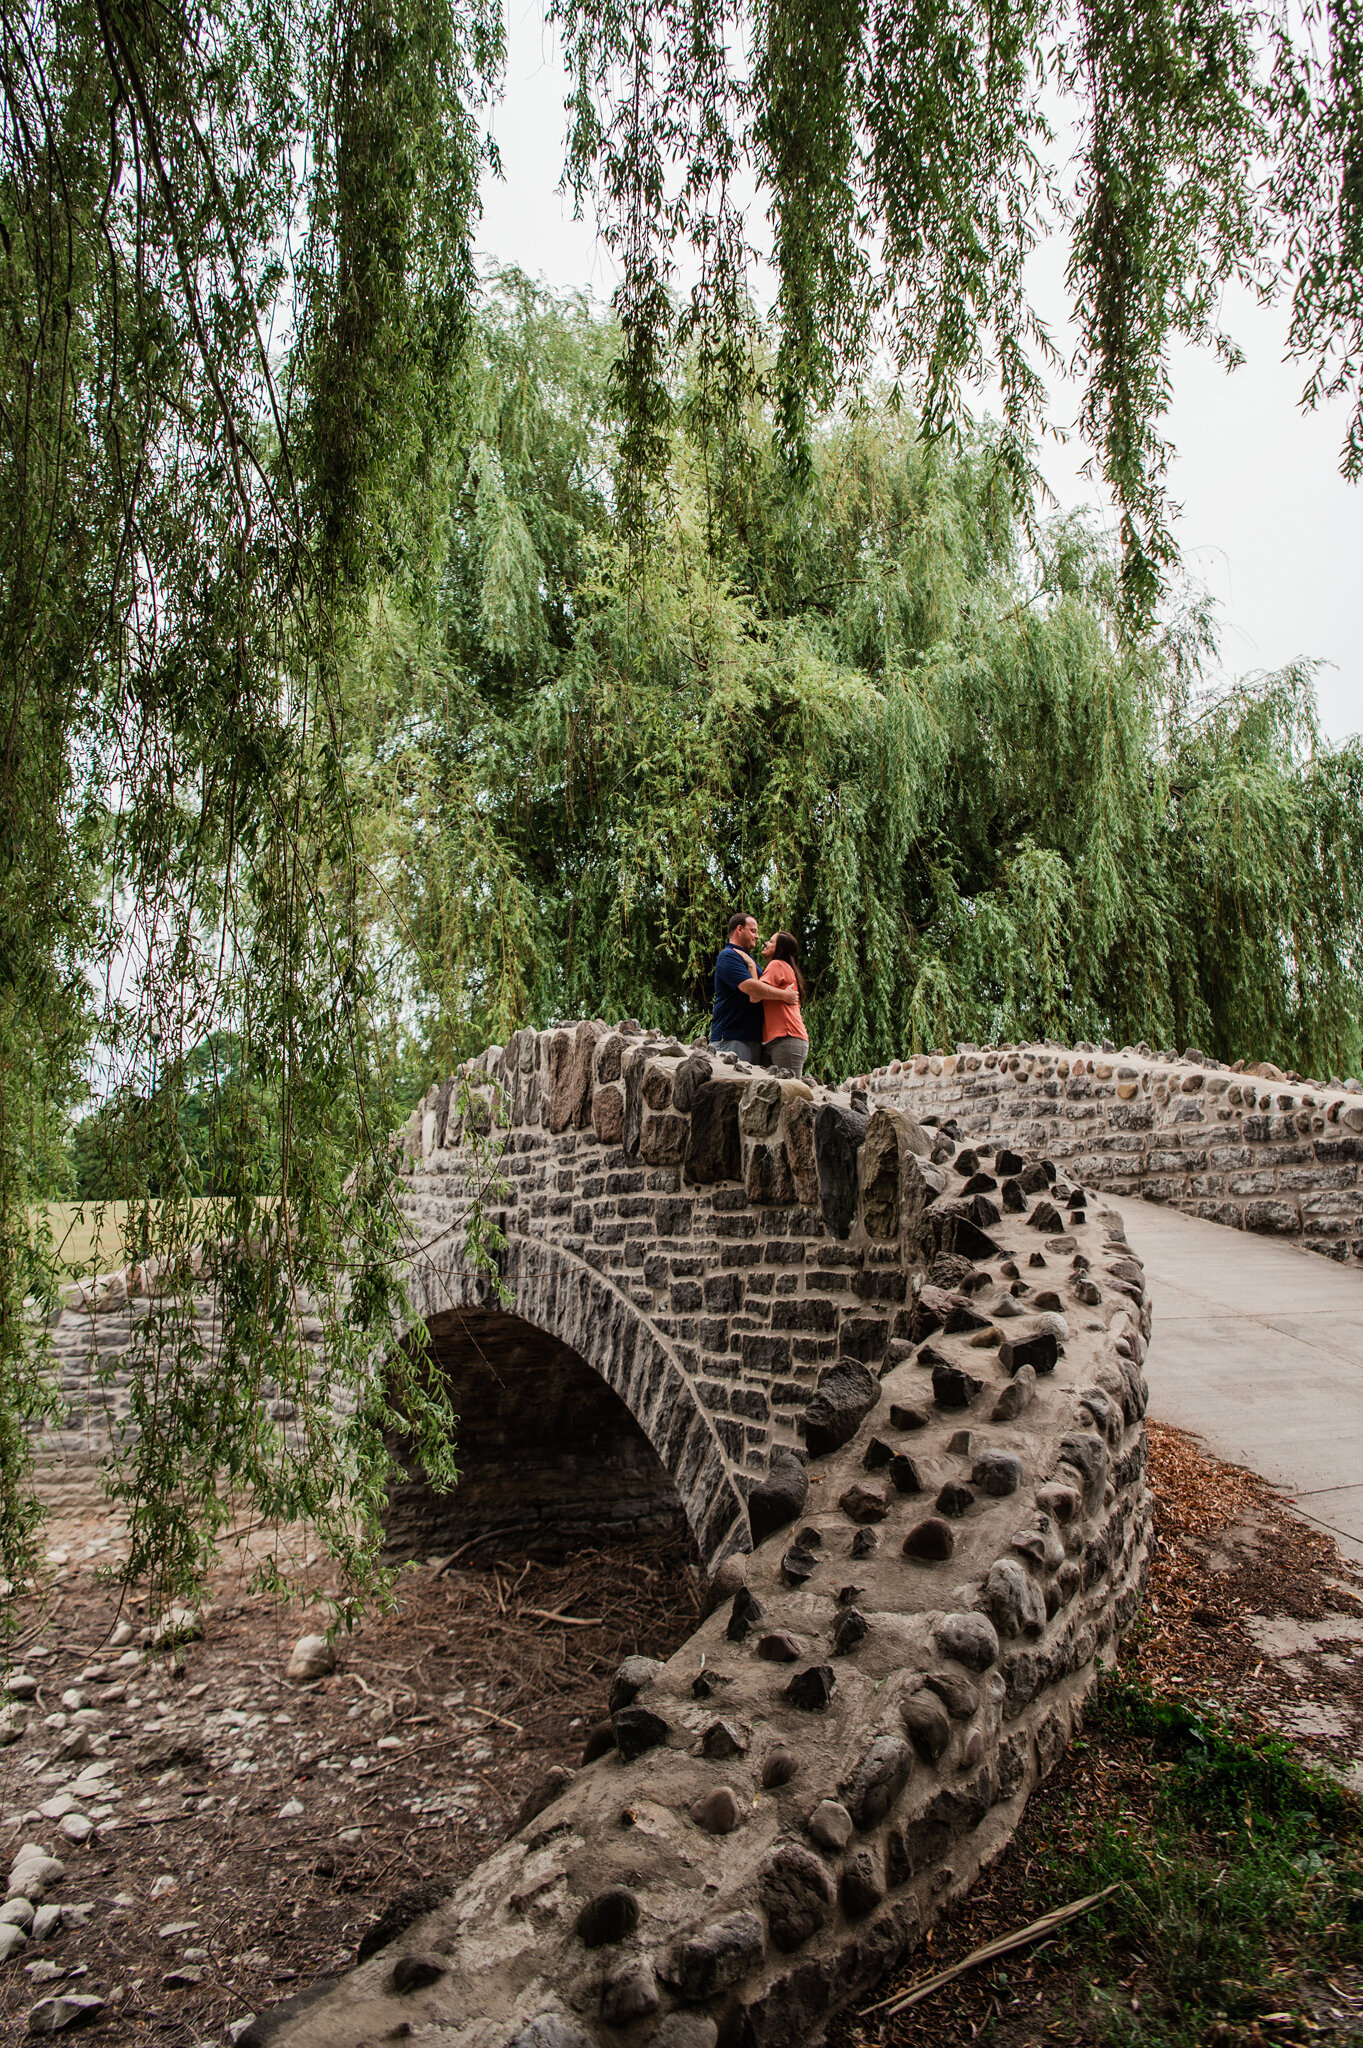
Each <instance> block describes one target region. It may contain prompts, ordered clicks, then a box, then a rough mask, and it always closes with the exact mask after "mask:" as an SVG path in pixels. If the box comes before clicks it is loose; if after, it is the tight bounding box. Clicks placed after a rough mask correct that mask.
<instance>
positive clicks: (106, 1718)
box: [0, 1539, 702, 2044]
mask: <svg viewBox="0 0 1363 2048" xmlns="http://www.w3.org/2000/svg"><path fill="white" fill-rule="evenodd" d="M59 1554H60V1553H59ZM97 1569H98V1559H97V1558H95V1559H89V1560H85V1559H82V1560H81V1561H80V1562H78V1563H70V1564H67V1565H65V1566H60V1567H58V1568H57V1569H56V1570H55V1571H54V1573H53V1576H52V1578H51V1580H50V1581H49V1584H48V1586H47V1588H46V1590H45V1593H44V1596H43V1598H42V1600H41V1601H38V1602H35V1603H34V1605H33V1611H32V1615H31V1619H29V1618H28V1617H26V1619H27V1620H28V1626H27V1627H26V1628H25V1629H24V1631H23V1633H22V1634H21V1635H20V1637H19V1639H18V1642H17V1644H16V1645H15V1646H14V1648H13V1650H12V1652H11V1656H12V1665H13V1667H15V1668H22V1670H23V1671H25V1672H26V1673H27V1674H28V1675H29V1676H30V1677H31V1678H33V1679H35V1680H37V1681H38V1686H39V1691H38V1695H37V1699H36V1701H35V1702H34V1703H33V1719H32V1721H31V1723H30V1730H29V1732H28V1733H27V1734H25V1735H24V1736H21V1737H20V1739H19V1740H18V1741H17V1742H16V1743H14V1744H13V1745H12V1746H11V1747H10V1748H8V1749H7V1750H5V1751H3V1752H0V1801H3V1809H2V1811H3V1819H2V1820H0V1828H2V1829H3V1833H2V1835H0V1841H2V1842H3V1845H4V1848H5V1850H6V1851H7V1859H12V1858H13V1855H14V1852H15V1850H16V1849H17V1848H18V1847H19V1845H20V1844H22V1843H26V1842H30V1841H31V1842H37V1843H39V1844H41V1845H42V1846H43V1847H44V1848H47V1849H49V1850H51V1851H52V1852H53V1853H54V1854H56V1855H57V1856H59V1857H60V1858H61V1860H62V1861H63V1862H64V1863H65V1865H66V1876H65V1878H64V1879H63V1880H62V1882H61V1883H60V1884H59V1885H58V1886H57V1887H56V1888H55V1889H54V1892H53V1894H52V1902H53V1903H58V1902H59V1903H61V1904H62V1905H64V1906H67V1907H79V1906H82V1905H85V1904H88V1905H89V1907H90V1909H91V1910H90V1912H89V1915H88V1922H89V1924H88V1925H87V1926H84V1927H66V1928H63V1929H62V1930H60V1931H59V1932H55V1933H54V1934H52V1935H51V1936H49V1937H48V1938H46V1939H44V1940H42V1941H30V1942H29V1944H28V1945H27V1947H26V1948H25V1949H24V1950H21V1951H20V1953H19V1955H18V1956H16V1957H14V1958H13V1959H12V1960H11V1961H9V1962H8V1963H6V1964H4V1965H3V1966H0V2038H11V2039H17V2038H18V2037H19V2036H20V2035H21V2034H22V2033H23V2032H24V2031H25V2025H26V2019H27V2014H28V2011H29V2009H30V2008H31V2007H32V2005H33V2004H34V2002H35V2000H36V1999H38V1998H42V1997H51V1996H54V1995H61V1994H62V1993H69V1992H78V1993H87V1992H91V1991H94V1992H96V1993H97V1994H98V1995H102V1996H103V1997H104V1998H105V1999H106V2001H107V2004H106V2010H105V2013H104V2015H102V2016H101V2017H100V2018H99V2019H98V2020H97V2021H96V2022H95V2024H94V2025H93V2026H92V2027H90V2028H89V2029H88V2033H89V2035H90V2037H91V2038H96V2039H98V2040H99V2041H101V2042H109V2043H114V2042H125V2041H143V2040H146V2039H148V2038H150V2037H151V2036H153V2035H155V2037H156V2038H157V2039H158V2040H163V2041H165V2042H166V2043H167V2044H180V2043H187V2044H197V2043H201V2042H209V2041H213V2042H221V2043H226V2042H227V2041H229V2040H230V2034H229V2032H228V2029H229V2027H230V2026H231V2024H232V2023H233V2022H234V2021H238V2020H241V2019H244V2018H245V2017H247V2016H248V2015H249V2014H251V2013H253V2012H257V2011H259V2010H261V2009H262V2008H263V2007H265V2006H268V2005H270V2004H273V2003H274V2002H275V2001H276V2000H278V1999H280V1998H282V1997H286V1996H287V1995H288V1994H289V1992H290V1991H291V1990H292V1989H294V1988H296V1983H297V1981H298V1980H301V1981H302V1982H307V1981H309V1980H311V1979H312V1978H314V1977H316V1976H318V1975H319V1974H323V1973H325V1972H328V1971H335V1970H342V1969H345V1968H346V1967H348V1966H349V1965H350V1964H351V1963H353V1962H354V1960H355V1954H356V1949H357V1946H358V1944H359V1943H360V1941H361V1940H362V1939H363V1938H364V1936H365V1935H366V1934H367V1933H369V1932H370V1931H371V1930H372V1929H373V1928H374V1927H375V1923H376V1922H377V1921H378V1920H379V1918H380V1916H381V1915H383V1914H384V1913H385V1911H390V1912H391V1911H392V1910H393V1909H394V1907H395V1906H396V1908H397V1911H398V1913H399V1914H405V1917H406V1918H411V1917H413V1912H412V1909H413V1907H414V1906H415V1905H416V1904H417V1902H418V1899H420V1900H421V1901H422V1902H423V1904H425V1903H429V1904H434V1903H435V1901H436V1899H437V1898H439V1897H440V1896H441V1895H442V1894H443V1893H444V1892H446V1891H448V1890H449V1889H450V1888H451V1887H452V1886H453V1884H454V1883H455V1882H456V1881H457V1880H458V1879H459V1878H460V1877H461V1876H462V1875H463V1874H464V1873H465V1872H466V1871H467V1870H469V1869H470V1868H471V1867H472V1866H473V1865H474V1864H475V1863H476V1862H477V1861H478V1860H479V1859H480V1858H481V1857H482V1856H483V1855H485V1854H486V1853H487V1851H488V1849H489V1848H490V1847H491V1846H492V1845H493V1844H494V1843H495V1842H497V1841H499V1840H500V1839H501V1838H502V1836H503V1835H504V1834H505V1833H506V1831H507V1829H508V1827H509V1826H510V1825H511V1823H512V1822H513V1821H514V1818H515V1815H516V1812H517V1810H518V1808H519V1806H520V1804H521V1801H522V1800H523V1799H524V1798H525V1796H526V1793H527V1791H529V1790H530V1789H531V1788H532V1787H533V1786H535V1785H537V1784H538V1783H539V1782H540V1780H541V1779H542V1778H543V1776H544V1773H545V1771H546V1770H547V1769H548V1767H549V1766H550V1765H552V1764H556V1763H569V1764H576V1763H577V1762H579V1761H580V1758H581V1753H582V1747H583V1742H584V1739H585V1736H586V1733H587V1730H588V1727H589V1725H590V1724H591V1723H592V1722H594V1721H596V1720H598V1719H599V1718H600V1717H601V1715H602V1714H603V1713H604V1710H605V1697H606V1692H607V1689H608V1685H609V1681H610V1677H611V1674H612V1672H613V1671H614V1670H615V1668H616V1666H617V1665H618V1664H619V1663H620V1661H621V1659H622V1658H624V1657H626V1656H628V1655H630V1654H631V1653H632V1652H635V1651H639V1652H643V1653H646V1654H650V1655H657V1656H668V1655H670V1654H671V1652H672V1650H673V1649H675V1648H676V1647H677V1646H678V1645H679V1644H680V1643H681V1642H683V1641H684V1640H685V1638H686V1637H687V1636H688V1635H689V1634H690V1632H691V1630H692V1628H693V1627H694V1626H695V1623H696V1620H697V1618H698V1615H699V1612H700V1595H701V1589H702V1580H701V1577H700V1574H699V1572H698V1571H697V1570H696V1568H695V1565H694V1562H693V1553H692V1551H691V1548H690V1545H689V1543H681V1542H670V1543H669V1542H655V1543H653V1544H647V1543H644V1544H641V1543H640V1542H639V1541H638V1540H637V1539H632V1540H631V1541H630V1542H629V1543H628V1545H620V1546H619V1547H616V1548H604V1549H590V1550H577V1551H574V1552H572V1553H570V1554H568V1555H566V1556H564V1557H562V1558H561V1559H558V1560H549V1559H541V1558H535V1557H531V1556H526V1555H524V1554H517V1555H513V1556H503V1555H501V1554H500V1553H499V1552H498V1551H496V1550H494V1552H493V1553H492V1554H491V1555H484V1556H481V1557H474V1558H470V1559H469V1560H467V1561H464V1560H461V1561H460V1562H459V1563H457V1564H455V1565H454V1566H451V1567H449V1568H448V1569H446V1570H444V1571H434V1570H430V1569H423V1570H419V1571H415V1572H411V1573H409V1574H407V1575H405V1576H404V1578H403V1579H402V1581H401V1582H400V1589H399V1598H400V1613H399V1614H397V1615H396V1616H394V1617H391V1618H389V1619H387V1620H375V1621H368V1622H365V1623H363V1624H362V1625H361V1626H360V1627H359V1629H358V1630H357V1631H356V1633H355V1634H354V1635H353V1636H351V1637H350V1638H349V1639H343V1640H342V1643H341V1645H340V1658H339V1664H338V1668H337V1670H336V1671H335V1672H334V1673H333V1674H332V1675H330V1676H327V1677H324V1678H321V1679H320V1680H318V1681H317V1682H315V1683H312V1684H301V1685H300V1684H297V1683H294V1682H292V1681H290V1680H289V1679H287V1678H286V1677H285V1666H286V1664H287V1661H288V1658H289V1653H290V1651H291V1650H292V1648H293V1646H294V1644H295V1642H296V1641H297V1639H298V1637H299V1635H300V1633H302V1632H305V1631H307V1630H308V1629H309V1628H311V1627H315V1626H316V1625H317V1624H316V1621H315V1618H313V1619H311V1620H310V1619H309V1617H308V1616H306V1615H305V1614H303V1613H301V1612H300V1611H298V1610H297V1609H294V1610H291V1611H286V1612H281V1611H280V1610H279V1609H278V1608H277V1607H275V1606H274V1605H273V1604H271V1603H268V1602H266V1601H263V1600H252V1599H249V1598H245V1597H243V1596H242V1593H241V1591H240V1587H239V1584H238V1583H237V1582H235V1581H234V1580H233V1579H232V1578H231V1577H227V1576H225V1575H224V1576H223V1577H220V1578H219V1579H218V1580H217V1581H215V1583H214V1585H213V1587H212V1588H211V1594H212V1605H211V1609H210V1611H209V1613H208V1615H207V1617H206V1628H205V1633H204V1636H203V1638H202V1639H201V1640H198V1641H192V1642H189V1643H187V1644H185V1645H184V1647H183V1650H182V1653H181V1654H182V1660H183V1662H182V1669H180V1671H179V1672H178V1675H177V1673H176V1671H175V1668H174V1666H173V1665H172V1664H171V1663H170V1662H169V1661H168V1660H167V1659H166V1658H164V1657H158V1658H156V1659H154V1660H153V1661H151V1662H150V1663H148V1662H147V1661H146V1660H145V1659H144V1657H143V1656H142V1655H141V1654H140V1653H139V1652H138V1650H137V1649H136V1648H135V1647H134V1648H130V1649H125V1650H119V1649H118V1648H117V1647H116V1646H112V1645H111V1644H110V1641H109V1638H110V1633H111V1630H112V1629H113V1628H114V1626H115V1623H116V1619H117V1603H116V1599H115V1596H114V1594H113V1593H112V1591H111V1590H110V1589H109V1588H108V1587H107V1586H104V1585H101V1584H100V1582H99V1580H98V1578H97V1577H96V1576H95V1573H96V1571H97ZM129 1618H130V1619H131V1620H132V1621H133V1622H136V1623H139V1624H140V1623H141V1621H142V1619H143V1616H142V1615H141V1614H139V1613H138V1612H137V1610H135V1609H134V1610H128V1611H125V1619H129ZM63 1701H65V1705H64V1706H63ZM49 1714H55V1715H60V1716H64V1718H65V1724H66V1725H65V1726H64V1727H62V1728H60V1729H53V1728H48V1727H46V1726H45V1725H44V1722H45V1720H46V1718H47V1716H48V1715H49ZM77 1716H79V1717H80V1718H77ZM82 1730H83V1731H84V1734H83V1736H82V1732H81V1731H82ZM63 1747H68V1749H69V1748H70V1747H74V1749H75V1751H76V1754H74V1755H72V1754H69V1753H68V1754H67V1755H64V1756H63V1755H62V1754H61V1753H60V1752H61V1751H62V1749H63ZM96 1771H98V1772H99V1773H100V1775H99V1778H98V1780H96V1779H95V1777H94V1773H95V1772H96ZM81 1772H84V1773H85V1774H86V1776H85V1778H82V1777H80V1776H79V1775H78V1774H79V1773H81ZM73 1783H74V1787H75V1789H76V1792H77V1794H78V1797H77V1798H75V1799H72V1797H71V1793H70V1792H69V1791H64V1790H63V1788H65V1787H71V1786H72V1785H73ZM91 1784H93V1785H94V1787H95V1789H94V1790H93V1794H92V1793H91V1791H90V1790H89V1789H88V1788H89V1787H90V1785H91ZM45 1802H47V1803H48V1804H49V1812H48V1813H46V1814H45V1813H44V1812H43V1811H42V1808H43V1806H44V1803H45ZM67 1804H69V1805H71V1806H72V1807H73V1808H74V1809H75V1811H76V1813H77V1814H78V1815H79V1816H80V1817H82V1818H83V1819H84V1820H86V1821H89V1822H93V1824H94V1832H93V1833H92V1834H91V1835H90V1836H89V1838H88V1839H87V1840H85V1841H84V1842H81V1843H73V1842H71V1841H69V1840H67V1839H66V1837H65V1836H64V1834H63V1833H62V1821H63V1819H64V1818H66V1816H64V1815H62V1814H61V1813H60V1811H59V1809H60V1808H61V1807H62V1806H63V1805H67ZM78 1831H79V1828H78ZM77 1917H80V1916H77Z"/></svg>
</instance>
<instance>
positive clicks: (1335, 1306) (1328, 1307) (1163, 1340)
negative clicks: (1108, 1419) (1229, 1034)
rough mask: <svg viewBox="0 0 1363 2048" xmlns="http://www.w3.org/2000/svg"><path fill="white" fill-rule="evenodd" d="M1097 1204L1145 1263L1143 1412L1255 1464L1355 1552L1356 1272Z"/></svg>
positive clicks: (1151, 1211)
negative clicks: (1148, 1301)
mask: <svg viewBox="0 0 1363 2048" xmlns="http://www.w3.org/2000/svg"><path fill="white" fill-rule="evenodd" d="M1101 1202H1102V1206H1104V1207H1108V1208H1113V1209H1117V1210H1119V1211H1120V1212H1121V1215H1122V1216H1123V1218H1124V1219H1125V1222H1126V1228H1127V1235H1128V1237H1129V1238H1130V1240H1131V1245H1132V1249H1133V1250H1134V1251H1135V1252H1136V1253H1137V1254H1138V1256H1139V1257H1140V1258H1141V1259H1143V1260H1144V1262H1145V1273H1146V1280H1147V1282H1148V1284H1149V1288H1150V1294H1151V1298H1152V1302H1153V1306H1154V1323H1153V1328H1152V1332H1151V1340H1150V1351H1149V1356H1148V1357H1147V1360H1146V1366H1145V1371H1146V1377H1147V1379H1148V1381H1149V1384H1150V1413H1151V1415H1152V1416H1154V1417H1156V1418H1157V1419H1158V1420H1159V1421H1161V1422H1171V1423H1174V1424H1176V1425H1177V1427H1178V1428H1180V1429H1189V1430H1195V1431H1196V1433H1197V1434H1198V1436H1200V1437H1201V1438H1202V1439H1203V1441H1204V1442H1205V1443H1206V1445H1207V1447H1208V1449H1209V1450H1211V1451H1214V1452H1215V1453H1216V1455H1217V1456H1218V1457H1220V1458H1224V1459H1226V1460H1227V1461H1228V1462H1229V1463H1231V1464H1235V1465H1247V1466H1249V1468H1250V1469H1251V1470H1252V1471H1254V1472H1258V1473H1260V1474H1261V1475H1262V1477H1263V1478H1265V1479H1267V1480H1268V1481H1269V1483H1270V1484H1271V1485H1273V1486H1275V1487H1279V1488H1281V1490H1282V1491H1283V1492H1284V1493H1286V1494H1289V1495H1290V1496H1291V1497H1292V1498H1293V1500H1294V1501H1295V1502H1296V1506H1297V1511H1298V1513H1299V1514H1301V1515H1304V1516H1305V1517H1306V1519H1307V1520H1308V1521H1312V1522H1316V1523H1318V1524H1319V1525H1320V1527H1321V1528H1323V1529H1328V1530H1329V1532H1330V1534H1331V1535H1332V1536H1333V1537H1334V1538H1335V1539H1336V1541H1337V1542H1338V1544H1339V1547H1340V1549H1341V1550H1343V1551H1344V1552H1345V1553H1346V1555H1348V1556H1350V1557H1352V1558H1356V1559H1359V1560H1360V1561H1363V1272H1359V1271H1358V1270H1357V1269H1356V1268H1354V1269H1351V1268H1350V1267H1348V1266H1337V1265H1336V1264H1335V1263H1334V1262H1333V1260H1330V1259H1323V1258H1321V1257H1320V1256H1319V1255H1318V1254H1317V1253H1315V1252H1305V1251H1298V1250H1296V1249H1295V1247H1293V1246H1290V1245H1281V1244H1275V1243H1274V1242H1273V1241H1272V1239H1269V1238H1262V1237H1252V1236H1250V1235H1249V1234H1248V1233H1247V1232H1243V1231H1239V1230H1228V1229H1226V1228H1225V1227H1224V1225H1222V1224H1218V1223H1203V1222H1200V1221H1199V1220H1198V1219H1197V1218H1196V1217H1192V1216H1183V1215H1180V1214H1179V1212H1178V1211H1177V1210H1175V1209H1163V1208H1159V1207H1157V1206H1156V1205H1155V1204H1154V1203H1151V1202H1140V1201H1117V1200H1116V1199H1115V1198H1114V1197H1112V1196H1104V1197H1102V1198H1101Z"/></svg>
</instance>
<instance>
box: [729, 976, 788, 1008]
mask: <svg viewBox="0 0 1363 2048" xmlns="http://www.w3.org/2000/svg"><path fill="white" fill-rule="evenodd" d="M738 990H739V994H740V995H745V996H746V997H747V998H748V1001H749V1002H750V1003H798V1002H799V1000H800V991H799V989H798V988H796V987H795V985H794V983H793V982H792V983H791V984H790V986H789V987H787V988H782V987H781V986H780V984H779V983H778V982H774V981H740V982H739V984H738Z"/></svg>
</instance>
